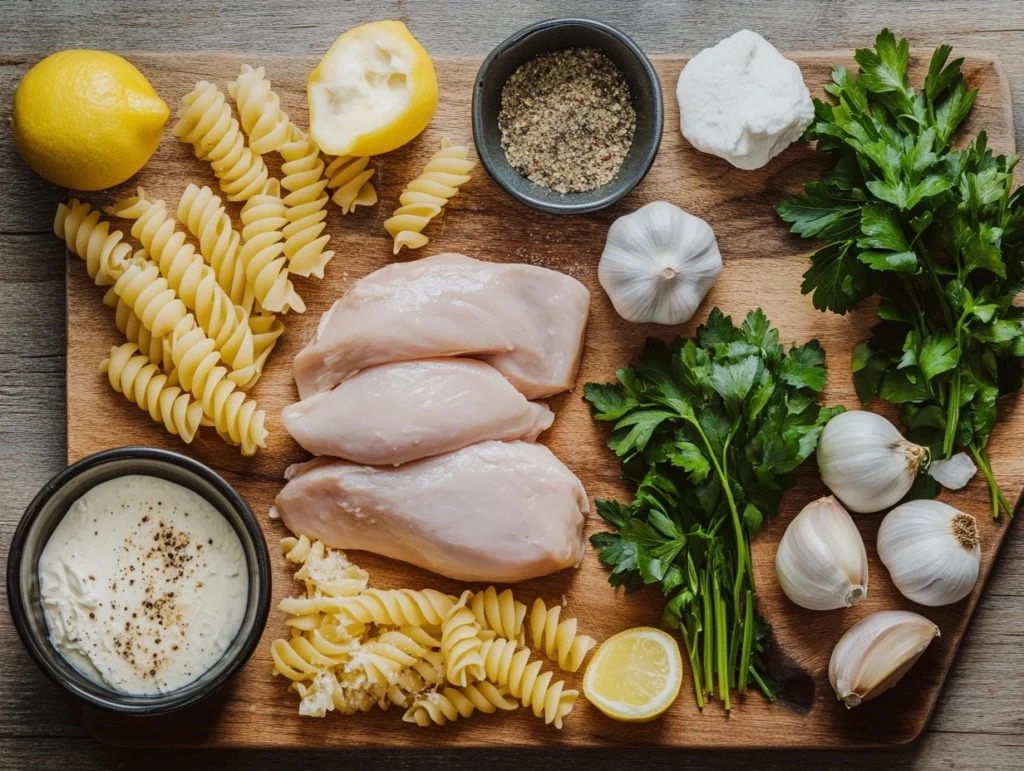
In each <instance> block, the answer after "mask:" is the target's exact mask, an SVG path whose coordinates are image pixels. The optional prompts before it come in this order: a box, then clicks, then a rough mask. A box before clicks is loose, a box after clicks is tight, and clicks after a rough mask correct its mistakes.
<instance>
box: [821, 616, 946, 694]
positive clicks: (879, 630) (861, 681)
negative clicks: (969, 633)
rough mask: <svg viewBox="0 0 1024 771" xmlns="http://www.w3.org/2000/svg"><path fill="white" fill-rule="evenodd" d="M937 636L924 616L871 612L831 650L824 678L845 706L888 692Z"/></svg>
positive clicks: (936, 632)
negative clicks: (826, 676)
mask: <svg viewBox="0 0 1024 771" xmlns="http://www.w3.org/2000/svg"><path fill="white" fill-rule="evenodd" d="M938 636H939V628H938V627H937V626H936V625H935V624H933V623H932V622H931V621H929V620H928V619H926V618H925V617H924V616H919V615H917V614H916V613H911V612H910V611H906V610H882V611H879V612H878V613H872V614H871V615H870V616H868V617H867V618H865V619H862V620H861V621H859V622H857V623H856V624H854V625H853V626H852V627H850V628H849V629H848V630H847V631H846V634H844V635H843V636H842V637H841V638H840V639H839V642H838V643H837V644H836V647H835V648H834V649H833V651H832V658H831V660H830V661H829V663H828V679H829V682H831V683H832V689H833V690H834V691H835V692H836V696H837V697H838V698H839V700H840V701H842V702H843V703H844V704H846V706H847V707H856V706H857V705H858V704H861V703H863V702H865V701H870V700H871V699H873V698H875V697H876V696H878V695H880V694H882V693H884V692H885V691H888V690H889V689H890V688H892V687H893V686H894V685H896V683H898V682H899V681H900V678H902V677H903V675H905V674H906V673H907V672H908V671H909V670H910V668H911V667H912V666H914V664H915V662H916V661H917V660H918V659H919V658H921V654H922V653H924V652H925V649H926V648H927V647H928V646H929V645H930V644H931V641H932V640H934V639H935V638H936V637H938Z"/></svg>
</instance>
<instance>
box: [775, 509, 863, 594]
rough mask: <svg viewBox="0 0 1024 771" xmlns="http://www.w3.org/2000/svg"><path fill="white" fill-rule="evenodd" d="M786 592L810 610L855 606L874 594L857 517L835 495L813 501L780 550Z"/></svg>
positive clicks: (780, 570) (791, 527) (778, 563)
mask: <svg viewBox="0 0 1024 771" xmlns="http://www.w3.org/2000/svg"><path fill="white" fill-rule="evenodd" d="M775 575H776V576H777V577H778V580H779V585H780V586H781V587H782V591H783V592H785V594H786V596H787V597H789V599H791V600H792V601H793V602H795V603H796V604H797V605H799V606H800V607H802V608H807V609H809V610H833V609H835V608H844V607H847V608H848V607H852V606H853V605H856V604H857V603H858V602H860V601H861V600H863V599H864V598H865V597H866V596H867V593H868V555H867V552H866V551H865V549H864V539H863V538H861V536H860V532H859V531H858V530H857V526H856V525H855V524H854V522H853V518H852V517H850V515H849V513H848V512H847V511H846V509H844V508H843V507H842V505H841V504H840V503H839V501H837V500H836V499H835V498H834V497H832V496H828V497H827V498H821V499H819V500H817V501H814V502H812V503H809V504H807V506H805V507H804V508H803V510H802V511H801V512H800V513H799V514H797V515H796V517H794V518H793V521H792V522H790V523H789V527H787V528H786V532H785V533H784V534H783V536H782V540H781V541H780V542H779V549H778V551H777V552H776V553H775Z"/></svg>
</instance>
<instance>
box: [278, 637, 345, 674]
mask: <svg viewBox="0 0 1024 771" xmlns="http://www.w3.org/2000/svg"><path fill="white" fill-rule="evenodd" d="M358 647H359V642H358V640H353V641H348V642H345V643H341V644H338V643H332V642H331V641H330V640H328V639H327V638H325V637H324V636H323V635H322V634H320V633H319V631H318V630H314V631H313V632H312V633H310V634H309V636H307V635H305V634H302V633H298V632H296V633H294V634H292V637H291V639H289V640H285V639H279V640H274V642H273V643H271V644H270V656H271V658H272V659H273V660H274V674H278V675H284V676H285V677H287V678H288V679H289V680H312V679H313V678H314V677H316V676H317V674H319V673H320V672H323V671H325V670H327V669H330V668H331V667H334V666H336V665H337V664H339V663H340V662H342V661H344V660H345V659H346V658H348V656H349V655H350V654H351V653H352V651H354V650H356V649H357V648H358Z"/></svg>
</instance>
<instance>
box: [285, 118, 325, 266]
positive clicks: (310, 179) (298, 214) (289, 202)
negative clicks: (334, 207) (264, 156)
mask: <svg viewBox="0 0 1024 771" xmlns="http://www.w3.org/2000/svg"><path fill="white" fill-rule="evenodd" d="M281 157H282V158H284V163H283V164H281V173H282V174H283V175H284V178H283V179H282V180H281V185H282V187H284V189H285V190H287V191H288V195H287V196H285V199H284V203H285V206H287V207H288V214H287V217H288V224H287V225H286V226H285V227H284V231H283V232H284V237H285V243H284V253H285V256H286V257H287V258H288V270H290V271H291V272H292V273H295V274H296V275H298V276H316V277H317V278H323V277H324V267H325V266H326V265H327V263H328V262H330V260H331V258H332V257H333V256H334V252H332V251H324V247H325V246H327V242H328V241H329V240H330V238H331V237H330V235H328V234H327V233H324V232H323V231H324V228H325V227H327V223H326V222H324V220H325V219H327V210H326V209H325V207H326V206H327V193H326V192H325V190H324V189H325V188H326V187H327V179H326V178H325V177H324V162H323V160H322V159H321V158H320V149H319V148H318V147H317V146H316V143H315V142H313V140H312V139H310V138H309V136H308V135H307V134H306V133H305V132H304V131H302V130H301V129H300V128H299V127H298V126H296V125H295V124H291V135H290V136H289V141H288V142H287V143H285V144H284V145H283V146H282V147H281Z"/></svg>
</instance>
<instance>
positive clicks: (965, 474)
mask: <svg viewBox="0 0 1024 771" xmlns="http://www.w3.org/2000/svg"><path fill="white" fill-rule="evenodd" d="M977 473H978V467H977V466H976V465H974V461H973V460H971V456H970V455H968V454H967V453H966V452H958V453H957V454H956V455H954V456H953V457H952V458H949V459H948V460H946V459H939V460H933V461H932V462H931V465H930V466H928V475H929V476H930V477H931V478H932V479H934V480H935V481H936V482H938V483H939V484H940V485H942V486H943V487H945V488H946V489H947V490H960V489H962V488H964V487H966V486H967V483H968V482H970V481H971V479H973V478H974V475H975V474H977Z"/></svg>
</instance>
